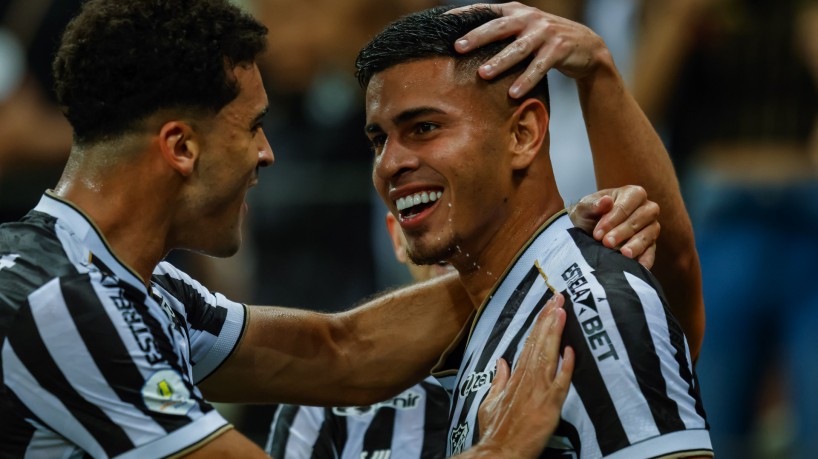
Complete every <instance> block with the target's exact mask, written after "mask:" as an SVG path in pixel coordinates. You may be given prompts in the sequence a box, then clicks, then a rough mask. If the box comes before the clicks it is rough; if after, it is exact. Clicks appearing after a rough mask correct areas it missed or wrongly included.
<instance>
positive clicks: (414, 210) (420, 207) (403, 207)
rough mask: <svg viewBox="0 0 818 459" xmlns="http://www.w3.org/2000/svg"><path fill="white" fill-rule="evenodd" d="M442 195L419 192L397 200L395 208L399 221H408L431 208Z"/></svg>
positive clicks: (432, 192) (431, 192)
mask: <svg viewBox="0 0 818 459" xmlns="http://www.w3.org/2000/svg"><path fill="white" fill-rule="evenodd" d="M442 195H443V192H442V191H421V192H419V193H415V194H410V195H408V196H404V197H402V198H399V199H398V200H397V201H395V206H396V207H397V208H398V213H399V215H400V217H401V219H408V218H412V217H414V216H416V215H418V214H420V213H421V212H423V211H424V210H426V209H428V208H429V207H432V206H433V205H434V204H435V202H437V200H438V199H440V197H441V196H442Z"/></svg>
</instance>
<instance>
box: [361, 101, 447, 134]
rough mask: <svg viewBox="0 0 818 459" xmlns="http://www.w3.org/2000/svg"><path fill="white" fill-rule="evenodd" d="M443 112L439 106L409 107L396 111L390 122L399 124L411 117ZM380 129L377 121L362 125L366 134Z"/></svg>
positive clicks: (410, 119)
mask: <svg viewBox="0 0 818 459" xmlns="http://www.w3.org/2000/svg"><path fill="white" fill-rule="evenodd" d="M444 113H446V112H444V111H443V110H441V109H439V108H435V107H417V108H411V109H409V110H404V111H402V112H400V113H398V114H397V115H396V116H395V117H393V118H392V124H395V125H401V124H404V123H407V122H409V121H412V120H413V119H415V118H418V117H421V116H426V115H433V114H437V115H442V114H444ZM382 131H383V129H382V128H381V126H380V125H379V124H378V123H371V124H367V125H366V126H365V127H364V132H366V133H367V134H374V133H377V132H382Z"/></svg>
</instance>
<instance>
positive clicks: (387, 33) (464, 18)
mask: <svg viewBox="0 0 818 459" xmlns="http://www.w3.org/2000/svg"><path fill="white" fill-rule="evenodd" d="M451 8H452V7H451V6H441V7H436V8H431V9H428V10H424V11H420V12H418V13H413V14H409V15H406V16H403V17H402V18H400V19H398V20H397V21H395V22H393V23H392V24H390V25H388V26H387V27H386V29H384V30H383V31H382V32H381V33H379V34H378V35H376V36H375V38H373V39H372V41H370V42H369V44H367V45H366V46H364V48H363V49H361V51H360V52H359V53H358V58H357V59H356V60H355V76H356V77H357V78H358V82H359V83H360V85H361V87H362V88H364V89H366V87H367V86H368V85H369V81H370V80H371V79H372V77H373V76H374V75H375V74H376V73H378V72H382V71H384V70H386V69H388V68H390V67H394V66H396V65H398V64H404V63H407V62H411V61H417V60H422V59H429V58H433V57H451V58H453V59H455V60H456V61H457V66H458V68H459V69H461V70H464V71H475V72H476V71H477V68H478V67H479V66H480V65H481V64H483V63H484V62H486V61H487V60H488V59H489V58H491V57H492V56H494V55H495V54H497V53H499V52H500V51H501V50H502V49H503V48H505V47H506V46H508V45H509V44H511V43H512V42H513V41H514V37H511V38H507V39H505V40H500V41H496V42H494V43H490V44H488V45H485V46H483V47H480V48H478V49H476V50H474V51H472V52H470V53H468V54H461V53H459V52H457V51H456V50H455V49H454V43H455V41H456V40H457V39H458V38H460V37H462V36H463V35H465V34H466V33H468V32H469V31H471V30H473V29H474V28H476V27H479V26H481V25H483V24H485V23H487V22H489V21H491V20H492V19H496V18H499V17H500V15H499V14H497V13H495V12H494V11H492V10H491V9H490V8H487V7H479V8H472V9H469V10H467V11H465V12H463V13H458V14H443V13H445V12H446V11H448V10H450V9H451ZM529 62H531V59H530V58H529V59H528V60H525V61H524V62H521V63H519V64H517V65H515V66H514V67H512V68H510V69H509V70H507V71H506V72H505V73H504V74H503V75H508V74H517V73H521V72H522V71H523V70H524V69H525V68H526V67H527V66H528V64H529ZM499 78H500V77H495V79H494V80H495V81H496V80H499ZM528 94H529V96H531V97H537V98H539V99H541V100H542V101H543V102H544V103H545V106H546V108H547V109H548V110H549V111H550V110H551V108H550V100H549V96H548V82H547V81H546V79H545V78H543V79H542V80H541V81H540V83H538V84H537V86H536V87H534V88H533V89H532V90H531V91H530V92H529V93H528Z"/></svg>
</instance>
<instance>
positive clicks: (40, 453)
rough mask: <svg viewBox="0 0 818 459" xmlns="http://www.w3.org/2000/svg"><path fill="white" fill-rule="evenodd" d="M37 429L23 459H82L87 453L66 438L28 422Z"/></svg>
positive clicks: (44, 427) (34, 422)
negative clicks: (67, 441)
mask: <svg viewBox="0 0 818 459" xmlns="http://www.w3.org/2000/svg"><path fill="white" fill-rule="evenodd" d="M27 421H28V422H29V423H30V424H31V425H33V426H34V427H35V429H36V430H34V434H33V435H32V436H31V441H30V442H29V444H28V447H27V448H26V452H25V454H24V456H23V459H53V458H55V457H59V458H64V459H74V458H76V459H81V458H82V457H84V456H85V452H84V451H83V450H81V449H79V448H78V447H77V446H76V445H72V444H69V443H66V441H65V438H63V437H62V436H60V435H58V434H56V433H54V432H52V431H51V430H50V429H49V428H48V427H46V426H44V425H42V424H40V423H39V422H37V421H34V420H32V419H28V420H27Z"/></svg>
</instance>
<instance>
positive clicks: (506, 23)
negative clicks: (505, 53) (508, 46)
mask: <svg viewBox="0 0 818 459" xmlns="http://www.w3.org/2000/svg"><path fill="white" fill-rule="evenodd" d="M518 5H519V4H518ZM504 6H507V5H493V4H486V3H477V4H474V5H468V6H462V7H460V8H454V9H451V10H449V11H447V12H446V14H458V13H463V12H465V11H468V10H471V9H474V8H488V9H490V10H492V11H494V12H495V13H497V14H498V15H500V16H501V17H499V18H497V19H493V20H491V21H489V22H487V23H485V24H483V25H481V26H479V27H477V28H475V29H473V30H472V31H470V32H469V33H467V34H466V35H463V36H462V37H460V38H459V39H458V40H457V41H456V42H455V45H454V47H455V49H456V50H457V51H458V52H461V53H468V52H469V51H472V50H474V49H477V48H480V47H481V46H484V45H487V44H489V43H492V42H495V41H497V40H502V39H504V38H508V37H511V36H513V35H515V34H516V33H517V32H519V30H515V28H514V23H513V22H512V21H511V19H510V18H508V17H506V16H508V14H509V13H510V11H509V10H508V9H504V8H503V7H504Z"/></svg>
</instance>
